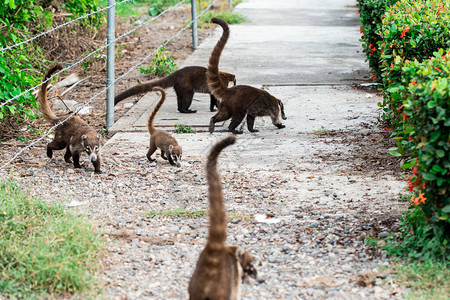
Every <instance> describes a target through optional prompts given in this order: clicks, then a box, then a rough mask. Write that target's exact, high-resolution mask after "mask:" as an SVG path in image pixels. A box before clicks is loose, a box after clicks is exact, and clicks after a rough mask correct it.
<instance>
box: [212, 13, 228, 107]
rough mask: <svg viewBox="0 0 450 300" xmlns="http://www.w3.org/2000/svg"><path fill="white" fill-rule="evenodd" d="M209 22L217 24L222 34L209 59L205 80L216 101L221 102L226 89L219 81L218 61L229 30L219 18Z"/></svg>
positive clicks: (226, 24) (225, 23)
mask: <svg viewBox="0 0 450 300" xmlns="http://www.w3.org/2000/svg"><path fill="white" fill-rule="evenodd" d="M211 22H213V23H216V24H219V25H220V26H221V27H222V29H223V33H222V36H221V37H220V39H219V41H218V42H217V44H216V46H215V47H214V50H213V51H212V53H211V56H210V57H209V65H208V69H207V71H206V78H207V81H208V86H209V89H210V90H211V92H212V94H213V95H214V96H215V97H216V98H217V99H219V100H223V99H224V98H225V90H226V88H227V87H226V86H225V85H224V84H223V83H222V80H220V75H219V60H220V55H221V54H222V51H223V48H224V47H225V44H226V43H227V41H228V38H229V37H230V28H229V27H228V23H227V22H226V21H224V20H222V19H219V18H212V19H211Z"/></svg>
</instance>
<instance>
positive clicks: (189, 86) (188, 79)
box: [114, 66, 236, 113]
mask: <svg viewBox="0 0 450 300" xmlns="http://www.w3.org/2000/svg"><path fill="white" fill-rule="evenodd" d="M220 80H222V81H223V83H224V85H226V86H228V85H229V84H230V83H232V84H233V85H236V77H235V76H234V74H230V73H227V72H220ZM155 86H159V87H162V88H163V89H167V88H169V87H173V88H174V90H175V93H176V94H177V106H178V111H179V112H180V113H195V112H197V111H196V110H191V109H189V107H190V106H191V104H192V99H193V97H194V93H206V94H210V98H211V100H210V106H209V109H210V110H211V111H215V108H214V107H216V106H217V107H219V104H218V103H217V99H216V98H215V97H214V96H213V95H212V94H211V92H210V90H209V88H208V84H207V83H206V68H205V67H199V66H190V67H184V68H181V69H179V70H177V71H175V72H173V73H172V74H170V75H167V76H166V77H164V78H161V79H155V80H152V81H149V82H146V83H143V84H140V85H136V86H134V87H132V88H130V89H128V90H126V91H124V92H122V93H120V94H119V95H117V96H116V97H115V98H114V105H116V104H117V103H119V102H120V101H122V100H123V99H126V98H128V97H130V96H133V95H137V94H140V93H144V92H149V91H151V90H152V89H153V87H155Z"/></svg>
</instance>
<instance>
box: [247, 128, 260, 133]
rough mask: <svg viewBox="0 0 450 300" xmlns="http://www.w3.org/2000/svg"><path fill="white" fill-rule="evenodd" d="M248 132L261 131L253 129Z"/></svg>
mask: <svg viewBox="0 0 450 300" xmlns="http://www.w3.org/2000/svg"><path fill="white" fill-rule="evenodd" d="M248 131H250V132H259V130H258V129H254V128H252V129H249V130H248Z"/></svg>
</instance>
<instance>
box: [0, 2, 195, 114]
mask: <svg viewBox="0 0 450 300" xmlns="http://www.w3.org/2000/svg"><path fill="white" fill-rule="evenodd" d="M186 1H187V0H182V1H180V2H178V3H177V4H175V5H174V6H171V7H169V8H168V9H166V10H164V11H163V12H162V13H160V14H159V15H157V16H156V17H153V18H151V19H149V20H147V21H146V22H144V23H142V24H141V25H139V26H137V27H135V28H134V29H133V30H130V31H128V32H126V33H124V34H122V35H121V36H119V37H117V38H116V39H114V40H112V41H111V42H109V43H107V44H106V45H104V46H102V47H100V48H98V49H97V50H95V51H93V52H91V53H89V54H88V55H86V56H85V57H84V58H82V59H81V60H79V61H77V62H75V63H73V64H72V65H70V66H68V67H66V68H64V69H62V70H61V71H59V72H57V73H55V74H54V75H53V76H52V77H50V78H48V79H47V80H46V81H43V82H41V83H40V84H38V85H36V86H34V87H32V88H29V89H28V90H26V91H24V92H22V93H20V94H18V95H16V96H14V97H13V98H11V99H8V100H6V101H5V102H3V103H1V104H0V109H1V108H2V107H3V106H5V105H7V104H8V103H11V102H12V101H14V100H16V99H17V98H19V97H21V96H23V95H25V94H27V93H29V92H31V91H33V90H35V89H37V88H38V87H40V86H41V85H43V84H44V83H46V82H47V81H49V80H51V79H52V78H53V77H55V76H58V75H59V74H61V73H62V72H64V71H67V70H69V69H72V68H73V67H75V66H77V65H79V64H81V63H82V62H83V61H85V60H86V59H88V58H89V57H91V56H92V55H94V54H95V53H97V52H99V51H101V50H103V49H105V48H106V47H108V46H109V45H111V44H113V43H115V42H117V41H118V40H120V39H121V38H123V37H125V36H127V35H129V34H130V33H132V32H134V31H136V30H138V29H139V28H141V27H142V26H144V25H146V24H148V23H150V22H152V21H154V20H156V19H158V18H159V17H161V16H163V15H164V14H166V13H167V12H169V11H171V10H172V9H174V8H175V7H177V6H179V5H181V4H182V3H184V2H186Z"/></svg>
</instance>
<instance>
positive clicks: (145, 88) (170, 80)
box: [114, 72, 176, 105]
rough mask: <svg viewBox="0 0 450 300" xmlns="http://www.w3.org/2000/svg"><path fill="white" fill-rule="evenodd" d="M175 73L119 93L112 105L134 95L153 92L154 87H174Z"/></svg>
mask: <svg viewBox="0 0 450 300" xmlns="http://www.w3.org/2000/svg"><path fill="white" fill-rule="evenodd" d="M175 76H176V75H175V72H174V73H172V74H170V75H167V76H166V77H163V78H161V79H155V80H152V81H150V82H146V83H143V84H139V85H136V86H133V87H132V88H130V89H128V90H126V91H123V92H122V93H120V94H119V95H117V96H115V97H114V105H116V104H117V103H119V102H120V101H122V100H124V99H126V98H128V97H131V96H134V95H138V94H141V93H145V92H150V91H152V90H153V88H154V87H155V86H159V87H162V88H163V89H167V88H169V87H172V86H173V85H174V77H175Z"/></svg>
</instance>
